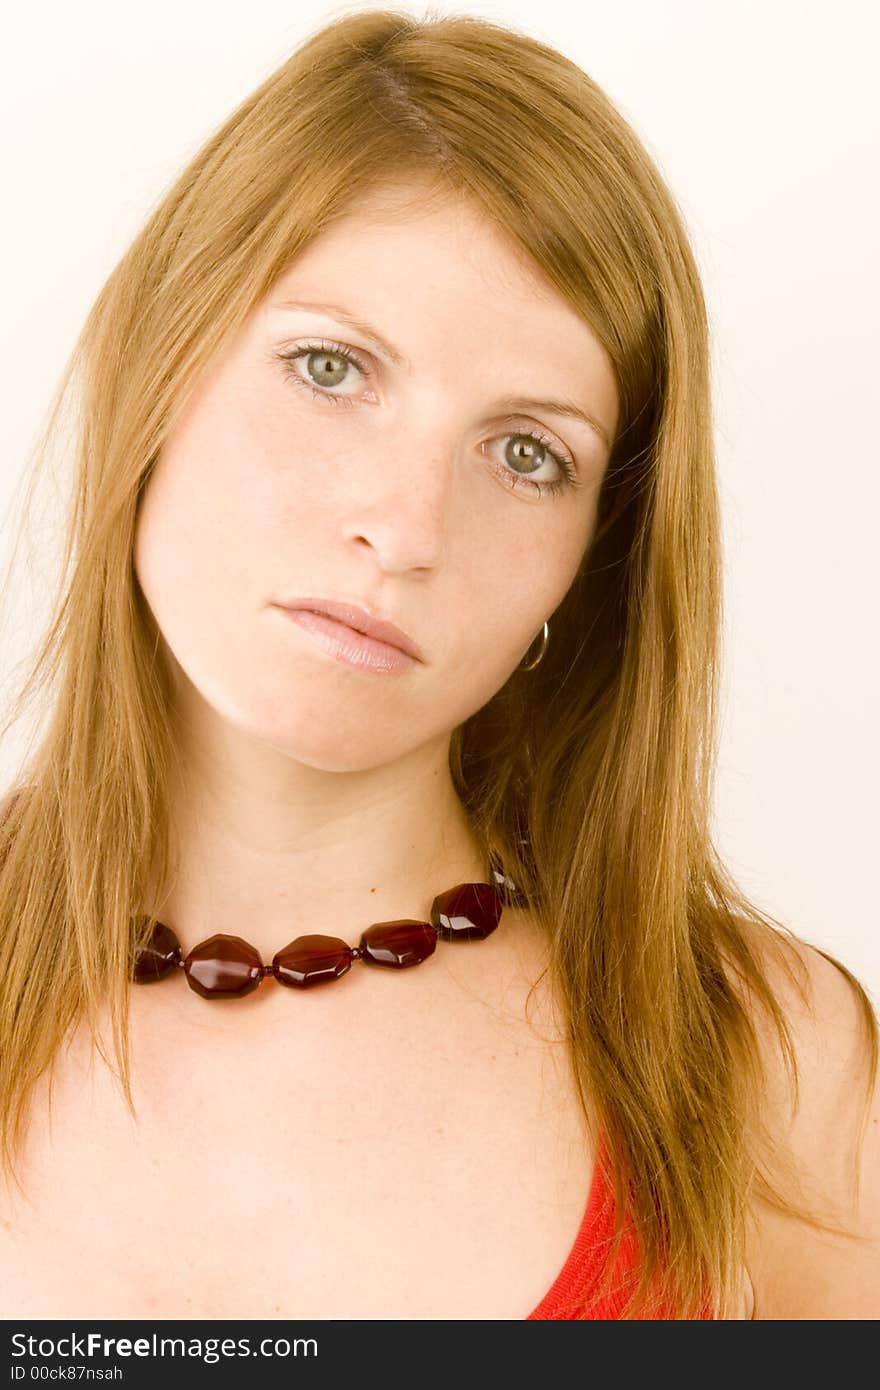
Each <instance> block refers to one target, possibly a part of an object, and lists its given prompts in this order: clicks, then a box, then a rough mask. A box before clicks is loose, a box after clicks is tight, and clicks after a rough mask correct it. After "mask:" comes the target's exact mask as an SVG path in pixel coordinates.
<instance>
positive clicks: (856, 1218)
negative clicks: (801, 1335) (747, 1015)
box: [742, 922, 880, 1319]
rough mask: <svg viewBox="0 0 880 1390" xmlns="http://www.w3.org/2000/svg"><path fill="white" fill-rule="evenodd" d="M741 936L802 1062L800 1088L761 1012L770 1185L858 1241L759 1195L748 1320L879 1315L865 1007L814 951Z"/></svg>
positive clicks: (851, 983) (879, 1178)
mask: <svg viewBox="0 0 880 1390" xmlns="http://www.w3.org/2000/svg"><path fill="white" fill-rule="evenodd" d="M742 927H743V931H744V933H745V935H746V939H747V941H748V944H749V946H750V947H751V949H752V951H753V952H754V953H755V954H756V955H757V957H758V959H759V960H760V962H761V964H762V966H763V967H764V970H765V972H766V975H767V978H768V980H769V983H770V985H771V987H772V989H773V991H774V993H775V995H776V998H777V1000H778V1002H779V1004H780V1006H781V1008H782V1010H783V1013H784V1015H785V1019H786V1022H787V1024H788V1028H789V1030H790V1037H791V1042H792V1046H793V1050H794V1054H795V1058H796V1061H797V1085H796V1087H795V1086H794V1085H793V1084H792V1079H791V1077H790V1075H789V1073H788V1070H787V1068H786V1067H785V1065H784V1059H783V1052H782V1048H781V1045H780V1040H779V1037H778V1034H777V1033H776V1031H775V1029H773V1028H772V1026H771V1025H770V1023H769V1020H767V1019H766V1018H765V1017H764V1015H763V1012H762V1011H760V1010H757V1009H756V1010H755V1011H754V1012H753V1013H752V1014H751V1017H752V1018H753V1021H754V1023H755V1026H756V1029H757V1032H758V1036H759V1039H760V1043H761V1055H762V1062H763V1065H764V1068H765V1085H764V1087H763V1090H762V1105H763V1114H762V1121H763V1123H764V1125H765V1126H766V1131H765V1132H766V1135H767V1137H768V1140H769V1145H768V1150H767V1155H768V1156H769V1158H770V1160H771V1161H770V1163H769V1167H768V1176H769V1177H770V1178H771V1180H772V1181H773V1182H774V1183H775V1184H777V1185H778V1187H779V1189H780V1191H781V1193H782V1195H783V1196H784V1197H785V1198H786V1199H790V1200H792V1201H794V1202H796V1203H798V1204H799V1205H805V1206H806V1207H807V1209H808V1210H811V1211H813V1212H814V1214H815V1215H816V1216H817V1217H819V1218H820V1219H821V1220H823V1221H827V1222H829V1223H831V1224H833V1225H836V1226H840V1227H843V1228H844V1229H846V1230H849V1231H851V1232H852V1233H853V1236H852V1238H849V1237H847V1236H846V1235H842V1234H834V1233H831V1232H827V1231H821V1230H817V1229H815V1228H814V1227H813V1226H811V1225H809V1224H808V1223H806V1222H804V1221H802V1220H799V1219H797V1218H796V1217H793V1216H791V1215H788V1214H786V1213H784V1212H782V1211H779V1210H778V1209H777V1208H776V1207H774V1206H773V1205H772V1203H771V1202H769V1201H767V1200H765V1199H764V1198H762V1197H761V1196H760V1195H756V1197H755V1200H754V1201H753V1203H752V1205H751V1208H750V1212H749V1243H748V1252H747V1265H748V1271H749V1275H750V1278H751V1283H752V1287H753V1290H754V1298H755V1313H754V1316H755V1317H756V1318H759V1319H862V1318H865V1319H873V1318H877V1317H880V1090H878V1085H877V1077H876V1075H875V1074H874V1068H873V1066H872V1063H873V1052H872V1047H871V1027H870V1023H871V1018H872V1015H873V1009H872V1005H871V1001H870V999H868V998H867V997H866V996H865V994H864V992H863V991H862V990H860V988H859V985H858V982H857V981H855V980H854V979H853V977H852V976H851V975H850V973H849V972H848V971H847V970H846V967H843V968H841V967H840V965H838V964H835V963H834V961H832V960H831V959H829V958H828V956H826V955H825V954H823V952H822V950H821V949H819V948H818V947H815V946H811V945H809V944H807V943H805V942H802V941H799V940H797V939H795V940H791V939H790V938H788V937H779V936H778V935H777V934H775V933H771V932H770V931H769V930H768V929H767V928H762V927H758V926H755V925H753V924H748V923H745V922H744V923H742ZM869 1089H870V1102H869V1109H868V1111H867V1121H866V1124H865V1128H864V1130H862V1121H863V1117H864V1116H865V1106H866V1102H867V1101H868V1095H869Z"/></svg>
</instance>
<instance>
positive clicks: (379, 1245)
mask: <svg viewBox="0 0 880 1390" xmlns="http://www.w3.org/2000/svg"><path fill="white" fill-rule="evenodd" d="M365 984H366V985H367V986H368V988H372V997H371V996H370V994H369V992H368V989H363V990H361V992H360V994H359V997H358V998H357V999H355V998H354V996H353V995H352V996H351V999H350V1000H349V1001H347V1002H348V1003H349V1005H350V1007H348V1008H347V1009H346V1008H343V1007H342V1004H341V991H340V992H339V994H338V995H337V996H336V997H335V998H330V997H327V995H325V998H324V999H323V1000H320V999H319V998H318V996H319V995H320V993H321V991H320V990H316V991H313V992H312V994H313V995H314V997H308V998H305V997H303V998H301V999H291V998H284V999H281V998H279V999H277V1000H276V1005H279V1004H284V1005H286V1006H288V1011H287V1013H286V1014H285V1012H284V1011H283V1010H282V1009H280V1008H275V1011H274V1013H273V1014H272V1015H271V1016H267V1018H266V1020H265V1021H264V1020H261V1021H260V1023H259V1026H253V1024H252V1020H249V1021H248V1026H247V1029H246V1030H245V1029H242V1031H241V1032H238V1031H237V1028H236V1020H235V1014H234V1010H235V1007H236V1003H235V1002H232V1001H230V1007H229V1009H227V1006H226V1004H225V1003H224V1004H223V1005H221V1006H220V1007H223V1008H224V1010H226V1012H225V1013H224V1016H223V1018H222V1020H220V1021H221V1022H222V1024H223V1027H222V1028H217V1027H215V1026H214V1025H215V1023H216V1022H217V1019H218V1017H219V1016H218V1015H216V1014H212V1013H211V1011H212V1010H215V1009H216V1007H217V1005H216V1004H207V1005H206V1008H207V1010H208V1012H207V1013H206V1012H205V1011H204V1009H201V1010H199V1012H198V1013H197V1014H193V1015H191V1016H190V1017H189V1019H188V1021H187V1023H186V1024H185V1025H183V1026H180V1027H175V1026H173V1025H172V1024H170V1023H169V1020H170V1019H171V1018H172V1014H171V1013H170V1012H169V1011H168V1010H167V1008H166V1007H165V1002H167V1000H168V999H170V996H166V1000H165V1002H163V1007H162V1009H159V1010H154V1009H152V1008H151V1007H148V1006H147V1004H148V1001H147V1000H146V998H143V999H139V1000H138V1001H137V1004H138V1007H137V1009H136V1010H134V1011H133V1019H132V1081H133V1099H134V1104H135V1108H136V1119H135V1118H132V1117H131V1115H130V1113H129V1112H128V1111H127V1109H126V1107H125V1104H124V1101H123V1098H122V1094H121V1090H120V1088H119V1085H118V1083H117V1082H115V1081H114V1078H113V1077H112V1076H111V1074H110V1072H109V1071H108V1069H107V1067H106V1065H105V1064H104V1063H103V1062H102V1061H101V1059H100V1057H98V1056H95V1057H94V1059H92V1061H91V1064H89V1060H88V1057H87V1052H86V1049H85V1048H84V1047H83V1046H82V1045H77V1046H75V1047H73V1048H72V1049H71V1050H70V1052H69V1053H68V1054H66V1055H63V1056H62V1058H61V1059H60V1061H59V1067H58V1070H57V1073H56V1081H55V1085H54V1088H53V1109H52V1125H51V1127H50V1126H49V1123H48V1112H47V1111H46V1109H45V1103H44V1099H43V1097H42V1095H40V1096H39V1097H38V1108H37V1109H36V1110H35V1112H34V1123H33V1129H32V1134H31V1140H30V1143H29V1149H28V1162H27V1167H26V1169H25V1171H24V1175H23V1176H24V1178H25V1181H26V1183H27V1187H28V1194H29V1196H30V1198H31V1202H30V1204H27V1203H26V1202H24V1201H23V1200H21V1199H18V1198H16V1197H15V1195H14V1193H12V1192H7V1193H5V1194H4V1195H3V1196H2V1200H0V1276H2V1277H0V1289H2V1290H3V1292H2V1293H0V1316H3V1317H6V1318H8V1317H13V1316H29V1317H58V1318H65V1317H67V1318H81V1317H92V1316H104V1317H116V1318H127V1317H144V1318H180V1317H184V1318H186V1317H194V1318H198V1317H208V1318H227V1317H229V1318H233V1317H240V1318H297V1317H303V1318H311V1317H315V1318H386V1317H387V1318H395V1317H403V1318H525V1317H526V1316H527V1315H528V1314H529V1313H530V1312H531V1310H532V1308H533V1307H535V1306H536V1304H537V1303H538V1302H539V1300H540V1299H541V1297H542V1296H543V1294H544V1293H545V1292H546V1290H547V1289H548V1288H549V1286H550V1284H551V1283H552V1282H553V1280H554V1279H555V1277H556V1275H557V1273H558V1272H559V1269H560V1268H561V1266H562V1264H563V1262H564V1260H565V1258H566V1256H567V1255H568V1252H569V1250H570V1248H571V1245H572V1243H573V1241H574V1238H575V1234H576V1232H577V1230H578V1227H579V1224H580V1221H581V1218H582V1216H583V1210H584V1206H585V1203H586V1198H587V1190H588V1187H589V1182H590V1176H591V1169H592V1154H591V1152H590V1151H589V1141H588V1140H587V1138H586V1133H585V1129H584V1125H583V1119H582V1116H581V1112H580V1108H579V1104H578V1101H577V1098H576V1094H575V1088H574V1083H573V1078H572V1076H571V1074H570V1071H569V1066H568V1062H567V1059H566V1058H565V1055H564V1052H563V1048H562V1044H561V1042H559V1041H558V1039H557V1040H555V1041H553V1040H552V1032H548V1031H547V1025H548V1021H549V1017H548V1015H547V1012H546V1010H544V1012H543V1013H542V1010H541V1008H540V1007H539V1008H538V1009H537V1011H533V1012H532V1013H531V1015H530V1018H531V1024H530V1023H529V1021H528V1020H527V1018H526V1016H525V992H524V991H523V992H522V996H521V997H520V993H519V991H518V990H517V989H516V988H514V989H513V991H512V993H511V991H507V994H506V996H505V998H504V999H503V1000H501V998H500V997H499V996H498V995H497V994H496V995H493V997H492V1000H491V1002H490V1004H489V1006H488V1007H487V1005H486V1000H485V998H481V996H482V995H484V994H485V993H486V992H485V991H480V990H479V989H477V990H476V992H475V995H474V997H469V996H468V994H467V992H466V991H465V993H464V994H463V995H462V994H459V993H457V992H456V991H454V990H450V991H448V992H444V991H439V992H437V993H435V994H432V993H431V992H430V991H427V990H423V989H421V988H419V989H408V988H407V987H406V984H407V982H406V981H405V980H403V979H387V978H383V979H380V980H370V981H368V982H365ZM401 986H404V987H403V988H401ZM175 987H176V982H175V984H173V985H172V984H169V985H168V989H173V988H175ZM394 987H396V989H395V988H394ZM146 988H147V989H148V990H152V989H154V988H155V989H158V988H160V986H155V987H154V986H148V987H146ZM489 993H491V991H490V992H489ZM145 994H146V990H145V991H144V995H145ZM328 994H329V991H328ZM152 998H153V999H154V1000H155V999H157V998H158V996H153V997H152ZM191 1002H201V1001H191V999H190V997H189V996H188V993H186V992H184V993H182V994H180V997H179V1000H178V1001H175V1007H179V1008H184V1007H186V1006H188V1005H190V1003H191ZM297 1005H301V1006H304V1007H302V1008H301V1009H300V1010H299V1011H297V1008H296V1006H297Z"/></svg>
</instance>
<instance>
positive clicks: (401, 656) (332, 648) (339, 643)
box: [279, 608, 418, 674]
mask: <svg viewBox="0 0 880 1390" xmlns="http://www.w3.org/2000/svg"><path fill="white" fill-rule="evenodd" d="M279 611H280V612H281V613H283V614H284V616H285V617H287V618H290V619H291V620H292V621H293V622H294V623H296V625H297V627H300V628H302V629H303V631H304V632H307V633H308V635H309V636H310V637H311V639H312V641H313V642H315V643H316V644H317V646H319V647H321V648H322V649H323V650H324V651H325V652H327V653H328V654H329V655H330V656H332V657H334V658H335V659H336V660H337V661H342V662H345V663H346V665H348V666H356V667H359V668H360V670H362V671H379V672H383V673H386V674H392V673H397V672H401V671H408V670H409V669H410V668H411V667H412V666H417V665H418V662H417V661H416V659H415V657H412V656H410V655H409V653H408V652H402V651H401V650H400V648H399V647H392V646H390V645H389V644H388V643H387V642H378V641H377V640H376V638H375V637H367V636H366V635H365V634H364V633H363V632H356V631H355V629H354V628H353V627H348V626H347V625H346V624H345V623H338V622H336V620H335V619H334V618H328V617H327V616H326V614H324V613H313V612H312V610H311V609H310V608H281V609H279Z"/></svg>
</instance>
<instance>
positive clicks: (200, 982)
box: [184, 932, 263, 999]
mask: <svg viewBox="0 0 880 1390" xmlns="http://www.w3.org/2000/svg"><path fill="white" fill-rule="evenodd" d="M184 969H185V970H186V978H187V981H188V983H189V985H190V988H192V989H194V990H195V992H196V994H201V995H202V997H203V998H204V999H240V998H241V997H242V995H244V994H250V992H251V990H254V989H256V988H257V985H258V984H259V983H260V981H261V980H262V978H263V963H262V961H261V960H260V953H259V951H258V950H257V948H256V947H255V946H252V945H251V943H250V942H249V941H245V940H244V938H243V937H241V936H226V935H224V934H223V933H222V932H221V933H220V934H219V935H217V936H209V937H208V939H207V941H200V942H199V944H198V945H197V946H193V948H192V950H191V951H190V953H189V955H188V956H187V958H186V960H185V961H184Z"/></svg>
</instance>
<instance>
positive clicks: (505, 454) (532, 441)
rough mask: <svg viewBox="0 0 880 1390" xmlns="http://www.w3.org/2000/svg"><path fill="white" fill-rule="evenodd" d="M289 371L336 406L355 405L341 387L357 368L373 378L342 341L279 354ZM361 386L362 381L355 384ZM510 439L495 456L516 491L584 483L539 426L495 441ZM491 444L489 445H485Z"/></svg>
mask: <svg viewBox="0 0 880 1390" xmlns="http://www.w3.org/2000/svg"><path fill="white" fill-rule="evenodd" d="M279 356H280V359H281V362H282V365H283V366H284V369H285V373H286V375H287V376H288V377H289V378H290V380H291V381H292V382H293V384H294V385H295V386H299V387H301V388H302V389H303V390H306V391H310V392H311V394H312V395H313V396H314V397H316V398H317V399H319V400H329V401H332V402H333V404H334V405H348V406H351V405H354V399H353V395H352V393H351V392H348V393H342V394H340V391H339V387H341V386H345V385H347V384H348V382H349V380H350V375H351V369H352V368H354V370H355V372H357V373H359V374H360V376H362V377H363V378H364V379H369V376H370V369H369V367H368V366H367V364H366V362H364V361H362V360H361V359H360V358H359V357H358V356H356V355H355V353H354V352H352V350H351V349H350V348H344V347H343V346H342V345H341V344H340V343H330V342H326V341H321V342H317V343H304V344H303V345H302V346H301V347H299V348H297V349H296V351H294V352H283V353H280V354H279ZM355 385H357V383H355ZM505 440H506V441H507V444H506V447H505V448H504V449H503V450H502V451H501V452H502V458H503V462H499V461H498V458H497V456H495V455H490V458H491V461H492V465H493V468H494V471H495V472H496V473H497V474H498V476H499V477H500V478H501V480H502V482H504V483H505V484H506V485H507V486H508V487H510V488H512V489H513V490H514V491H524V490H528V491H531V492H532V493H535V494H540V495H550V496H554V495H557V494H558V493H561V492H564V491H566V490H570V489H575V488H577V487H579V486H580V479H579V476H578V471H577V468H576V467H575V464H574V460H573V459H571V458H569V457H567V455H566V454H565V453H563V451H562V450H561V449H560V448H559V447H557V446H556V445H555V444H554V443H553V441H552V440H551V439H549V438H547V437H545V436H544V435H543V434H542V433H541V432H540V431H539V430H538V431H536V430H531V429H530V430H523V431H521V432H517V433H514V434H511V433H508V434H503V435H500V436H498V438H497V439H495V440H493V441H492V443H493V444H495V445H497V444H501V443H503V442H504V441H505ZM487 447H488V446H483V448H484V450H485V448H487ZM548 460H549V462H550V463H551V464H552V466H553V469H554V472H555V476H553V477H551V478H550V479H546V478H545V479H535V478H532V477H531V476H530V474H531V473H537V472H540V471H541V470H542V469H544V468H545V467H546V465H547V462H548Z"/></svg>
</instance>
